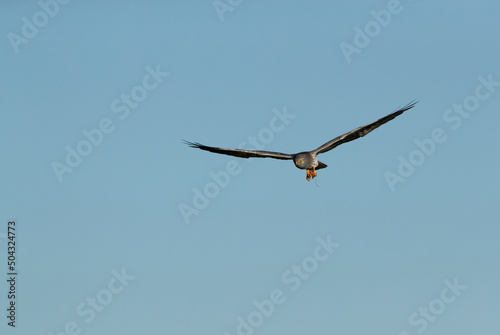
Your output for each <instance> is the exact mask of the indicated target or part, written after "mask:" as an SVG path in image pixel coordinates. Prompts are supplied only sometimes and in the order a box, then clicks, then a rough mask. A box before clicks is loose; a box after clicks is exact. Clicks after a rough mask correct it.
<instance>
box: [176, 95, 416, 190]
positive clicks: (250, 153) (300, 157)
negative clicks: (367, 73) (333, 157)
mask: <svg viewBox="0 0 500 335" xmlns="http://www.w3.org/2000/svg"><path fill="white" fill-rule="evenodd" d="M415 104H416V102H411V103H409V104H408V105H406V106H404V107H402V108H400V109H398V110H396V111H395V112H393V113H391V114H389V115H387V116H385V117H383V118H381V119H378V120H377V121H374V122H372V123H369V124H367V125H364V126H361V127H359V128H356V129H354V130H351V131H350V132H347V133H345V134H343V135H340V136H338V137H336V138H334V139H333V140H331V141H328V142H326V143H325V144H323V145H321V146H320V147H318V148H316V149H314V150H311V151H304V152H299V153H296V154H284V153H281V152H273V151H261V150H245V149H225V148H217V147H209V146H206V145H203V144H200V143H197V142H188V141H184V142H185V143H186V144H187V145H189V146H190V147H192V148H198V149H201V150H206V151H210V152H214V153H218V154H224V155H229V156H236V157H242V158H250V157H260V158H265V157H269V158H275V159H283V160H289V159H292V160H293V161H294V163H295V166H296V167H297V168H299V169H302V170H307V176H306V178H307V180H308V181H309V180H311V178H314V177H316V175H317V173H316V170H319V169H323V168H326V167H327V165H326V164H324V163H322V162H320V161H319V160H318V155H319V154H321V153H324V152H327V151H330V150H332V149H334V148H335V147H337V146H339V145H341V144H344V143H347V142H350V141H353V140H355V139H358V138H360V137H363V136H365V135H366V134H368V133H369V132H371V131H373V130H374V129H376V128H378V127H380V126H381V125H383V124H384V123H386V122H389V121H390V120H392V119H394V118H395V117H397V116H399V115H401V114H403V113H404V112H405V111H407V110H409V109H410V108H413V106H415Z"/></svg>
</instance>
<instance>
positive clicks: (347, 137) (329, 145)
mask: <svg viewBox="0 0 500 335" xmlns="http://www.w3.org/2000/svg"><path fill="white" fill-rule="evenodd" d="M416 103H417V101H412V102H410V103H409V104H408V105H406V106H404V107H402V108H400V109H398V110H396V111H395V112H393V113H391V114H389V115H387V116H384V117H383V118H381V119H378V120H377V121H374V122H372V123H369V124H367V125H364V126H361V127H359V128H356V129H354V130H351V131H350V132H348V133H345V134H344V135H340V136H338V137H336V138H334V139H333V140H331V141H329V142H326V143H325V144H323V145H322V146H320V147H319V148H317V149H315V150H313V151H312V152H314V153H316V154H320V153H322V152H327V151H330V150H332V149H333V148H335V147H337V146H339V145H341V144H344V143H347V142H350V141H353V140H355V139H358V138H360V137H363V136H365V135H366V134H368V133H369V132H371V131H372V130H374V129H376V128H378V127H380V126H381V125H383V124H384V123H386V122H389V121H391V120H392V119H394V118H395V117H397V116H399V115H401V114H403V113H404V112H406V111H407V110H408V109H410V108H413V107H414V106H415V104H416Z"/></svg>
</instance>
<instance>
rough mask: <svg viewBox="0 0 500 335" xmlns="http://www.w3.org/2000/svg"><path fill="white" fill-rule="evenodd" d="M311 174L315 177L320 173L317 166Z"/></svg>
mask: <svg viewBox="0 0 500 335" xmlns="http://www.w3.org/2000/svg"><path fill="white" fill-rule="evenodd" d="M311 175H312V177H313V178H314V177H316V176H317V175H318V173H317V172H316V168H315V167H313V170H312V173H311Z"/></svg>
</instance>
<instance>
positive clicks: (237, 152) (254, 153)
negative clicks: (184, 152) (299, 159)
mask: <svg viewBox="0 0 500 335" xmlns="http://www.w3.org/2000/svg"><path fill="white" fill-rule="evenodd" d="M183 142H184V143H185V144H187V145H189V146H190V147H191V148H198V149H201V150H206V151H210V152H215V153H217V154H223V155H229V156H236V157H242V158H250V157H260V158H265V157H269V158H276V159H292V158H293V155H289V154H284V153H281V152H272V151H260V150H244V149H225V148H217V147H209V146H207V145H203V144H200V143H198V142H188V141H185V140H183Z"/></svg>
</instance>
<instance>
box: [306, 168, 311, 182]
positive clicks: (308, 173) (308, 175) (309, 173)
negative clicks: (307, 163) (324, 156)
mask: <svg viewBox="0 0 500 335" xmlns="http://www.w3.org/2000/svg"><path fill="white" fill-rule="evenodd" d="M311 176H312V175H311V171H309V170H307V177H306V179H307V181H310V180H311Z"/></svg>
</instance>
